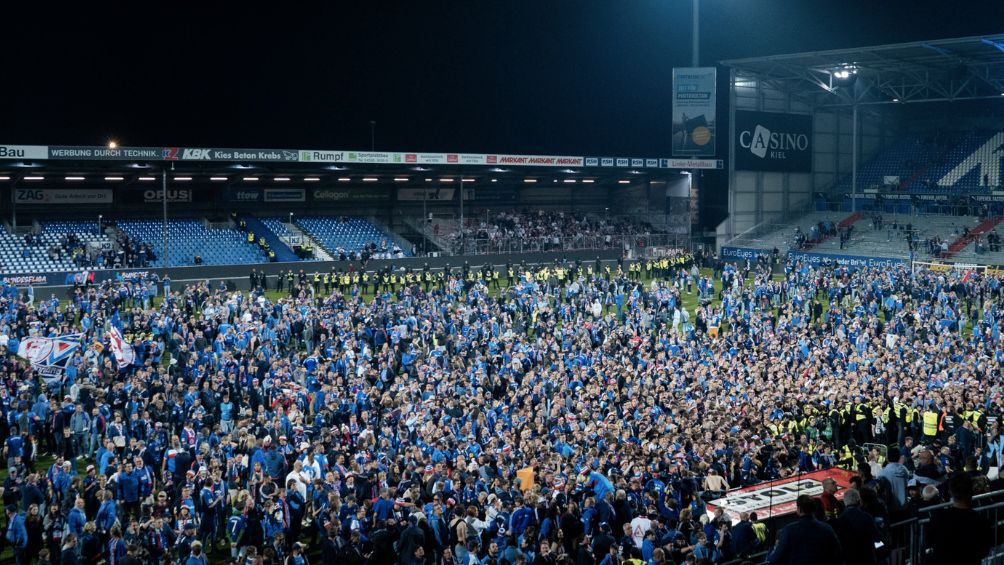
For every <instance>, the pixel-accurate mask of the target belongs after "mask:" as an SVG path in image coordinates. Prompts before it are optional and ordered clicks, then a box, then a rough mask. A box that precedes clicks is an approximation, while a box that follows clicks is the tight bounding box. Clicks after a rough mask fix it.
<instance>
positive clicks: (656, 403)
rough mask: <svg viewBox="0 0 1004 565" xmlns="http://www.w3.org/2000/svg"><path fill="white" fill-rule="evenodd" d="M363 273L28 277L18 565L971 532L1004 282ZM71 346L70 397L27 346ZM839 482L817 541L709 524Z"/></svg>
mask: <svg viewBox="0 0 1004 565" xmlns="http://www.w3.org/2000/svg"><path fill="white" fill-rule="evenodd" d="M559 218H560V216H559ZM558 221H561V220H558ZM517 223H521V222H517ZM698 262H704V263H705V266H706V267H707V269H705V270H701V269H699V268H698V267H699V265H698V264H697V263H698ZM362 276H366V277H367V279H368V280H369V283H368V286H366V287H365V292H364V291H363V288H361V287H363V286H364V285H366V284H367V283H366V282H364V281H363V279H362ZM344 277H348V278H347V280H346V279H345V278H344ZM370 277H371V274H369V273H362V274H360V273H358V272H356V273H351V272H346V273H340V274H339V278H338V279H337V280H338V282H339V283H342V282H344V283H346V284H345V286H341V285H340V284H336V285H335V286H334V287H330V289H329V288H327V287H325V286H323V284H324V283H323V279H322V281H321V282H318V281H316V280H313V279H312V278H310V277H308V276H307V275H305V274H304V275H300V276H289V277H288V279H287V281H288V282H285V281H284V282H285V284H284V286H283V288H282V294H281V296H280V295H277V294H276V293H275V291H271V292H270V293H265V292H264V291H263V286H264V284H266V282H267V278H265V277H262V276H260V275H257V274H255V275H254V277H253V278H252V280H251V282H252V284H253V286H254V287H255V288H254V289H252V290H251V291H244V292H241V291H228V290H227V288H226V286H225V285H209V284H208V283H207V284H198V285H189V286H186V287H184V288H171V287H170V282H169V281H161V283H162V284H163V285H164V286H165V287H166V288H165V290H166V293H165V294H166V295H167V296H166V298H165V299H164V300H162V301H161V302H160V303H159V304H157V305H154V303H153V302H152V301H150V300H149V299H148V297H147V300H144V299H143V297H142V296H139V295H138V294H137V293H138V291H137V290H136V289H137V288H144V286H143V285H142V284H139V283H136V282H134V281H117V282H109V283H104V284H102V285H99V286H91V285H87V286H83V285H82V286H78V287H77V288H75V289H74V290H73V292H72V293H71V296H70V297H69V299H68V300H66V299H64V300H62V301H59V300H57V299H56V297H52V298H51V299H49V300H36V301H35V302H34V303H33V304H32V305H29V304H27V303H26V301H25V300H24V299H23V297H22V296H20V295H19V294H18V293H17V289H14V288H13V287H6V288H5V289H4V294H3V297H2V299H0V347H4V348H6V349H5V351H6V352H7V354H6V355H5V356H4V357H3V365H2V366H0V383H2V386H0V407H2V409H3V413H4V416H5V417H4V418H3V419H2V421H0V433H3V434H4V436H5V437H7V440H6V441H5V443H4V457H3V463H4V464H5V466H6V469H7V473H8V478H7V479H6V480H5V481H4V484H3V489H4V490H3V495H2V496H3V501H4V504H5V505H6V510H7V518H8V522H7V527H6V530H5V532H6V534H5V536H4V541H5V545H6V547H9V548H11V549H12V550H13V552H14V556H15V558H16V560H17V562H18V563H28V562H31V561H40V560H43V559H45V560H48V562H53V563H56V562H60V563H67V564H71V563H98V562H99V561H100V560H102V559H104V560H106V561H107V562H109V563H115V564H118V563H125V562H130V563H137V562H140V563H162V562H168V561H170V562H177V563H184V564H193V565H194V564H198V563H206V562H208V561H213V562H226V561H228V560H233V561H235V562H239V563H292V564H296V565H300V564H303V563H307V561H308V559H309V560H312V561H314V562H323V563H338V564H392V563H403V564H432V563H435V564H440V563H444V564H451V563H462V564H474V563H478V564H492V565H495V564H503V563H505V564H509V565H515V564H519V563H538V564H539V563H576V564H578V563H587V564H588V563H600V564H606V565H612V564H618V563H642V562H644V563H724V562H726V561H729V560H732V559H737V558H742V557H744V556H749V555H754V554H757V553H758V552H760V551H763V550H768V549H771V547H772V546H773V548H774V550H773V553H771V554H770V556H769V559H770V561H771V562H773V563H801V562H813V563H816V562H819V563H822V562H840V560H846V561H847V562H850V563H867V562H869V561H865V560H858V557H852V556H856V555H858V554H857V553H855V552H857V551H863V552H864V554H865V557H867V558H869V559H871V558H878V554H877V553H876V552H877V551H879V550H878V549H876V547H877V544H876V543H874V542H875V540H872V539H871V538H870V536H873V535H876V532H878V534H879V535H881V530H880V528H881V527H883V524H888V523H889V521H890V520H891V519H892V518H894V517H898V516H904V515H909V513H910V512H913V511H916V510H918V509H919V505H920V503H919V502H917V501H918V500H922V499H921V498H918V497H921V496H925V497H926V496H931V497H938V498H941V497H945V498H947V497H949V496H953V497H954V500H955V501H957V506H958V507H959V508H958V509H959V510H960V511H961V510H964V509H965V508H964V507H965V504H966V500H965V499H966V496H967V495H966V492H968V493H970V494H971V493H973V492H979V491H981V490H986V489H988V488H990V485H989V484H987V481H986V480H985V479H984V480H982V481H977V480H976V479H978V478H979V477H985V472H986V471H987V470H988V469H990V468H991V467H999V466H1000V464H1001V459H1002V452H1004V449H1002V448H1004V438H1002V437H1001V435H1000V433H999V421H998V416H999V414H1000V412H1001V406H1002V405H1004V397H1002V394H1001V392H1002V389H1001V387H1000V384H999V383H998V381H999V380H1000V366H1001V363H1002V362H1004V350H1002V348H1001V347H1000V337H1001V334H1000V330H1001V310H1000V306H1001V300H1002V297H1001V280H1000V279H999V278H997V277H993V276H982V275H980V274H972V273H968V274H964V273H955V272H951V271H949V272H927V271H922V272H918V273H916V274H914V275H911V273H910V272H909V270H908V269H905V268H902V269H897V268H887V269H882V270H879V269H857V270H853V271H851V270H848V269H845V268H840V267H832V266H820V267H816V268H811V267H810V266H808V265H805V264H801V263H788V264H786V265H785V267H784V274H783V276H782V277H780V278H778V277H774V276H773V275H772V273H771V265H770V264H769V262H761V263H757V264H755V265H751V264H746V265H731V264H723V263H720V262H718V261H715V260H713V259H697V258H695V257H693V256H690V255H687V254H685V253H679V254H676V255H674V256H672V257H664V258H661V259H659V260H653V261H643V262H635V263H605V264H601V263H600V262H599V261H596V262H586V263H570V262H555V263H554V264H549V265H544V266H532V267H531V266H526V265H508V266H506V267H504V268H503V269H501V270H495V269H491V268H473V267H469V266H467V265H464V266H463V267H459V268H458V267H454V268H453V269H451V270H450V271H449V272H444V271H433V270H424V271H421V272H407V273H404V272H400V273H399V272H397V271H393V272H389V273H378V274H372V277H373V278H370ZM500 281H503V282H504V284H500ZM146 288H147V290H148V289H149V286H148V284H147V286H146ZM694 303H696V304H697V306H696V307H694V306H690V307H688V306H686V304H691V305H692V304H694ZM116 330H117V331H119V332H121V334H122V335H124V336H125V340H124V341H125V342H127V343H129V344H131V346H132V348H133V350H134V352H135V361H134V362H133V363H132V364H129V365H128V366H124V367H120V366H118V363H117V361H116V358H115V356H114V355H113V350H114V348H113V345H115V342H116V339H115V338H116V335H117V331H116ZM75 332H82V333H83V343H84V347H83V348H82V350H81V351H79V352H77V353H76V354H75V355H74V356H73V357H72V358H71V359H70V360H69V362H68V364H67V367H66V370H65V374H64V375H63V376H62V377H61V378H54V379H53V378H47V379H42V378H40V376H39V375H38V374H36V373H35V372H34V371H33V370H32V369H30V368H28V367H27V366H26V365H25V364H24V362H23V361H22V360H20V359H19V358H17V357H15V356H14V354H13V353H14V352H15V351H17V349H18V345H19V343H20V342H21V341H22V340H24V339H25V338H27V337H29V336H38V335H41V336H58V335H64V334H70V333H75ZM0 351H3V350H0ZM871 443H874V444H882V445H891V446H893V447H891V448H889V449H888V451H882V452H880V451H879V450H877V449H876V450H870V451H864V450H862V449H860V446H863V445H865V444H871ZM901 453H902V456H900V454H901ZM47 457H53V458H54V460H53V462H52V463H51V464H46V465H42V464H41V461H43V460H45V461H46V462H48V459H46V458H47ZM883 458H884V459H888V461H883ZM873 463H874V466H878V467H879V468H878V469H877V470H878V475H877V476H875V473H874V472H872V467H873V465H872V464H873ZM836 465H842V466H844V467H845V468H850V469H853V470H855V471H858V472H859V473H860V476H859V478H858V479H856V483H855V488H854V489H852V490H847V491H845V492H844V494H843V504H844V505H845V506H846V508H844V509H840V508H839V505H838V504H837V502H836V497H835V496H833V494H834V492H833V491H834V490H835V488H830V487H827V491H826V492H824V494H823V496H822V497H821V498H820V499H819V500H818V502H817V501H814V500H812V499H808V500H799V503H798V508H799V515H800V516H803V517H804V520H803V519H800V520H799V522H798V524H799V529H796V530H783V531H781V532H778V531H776V530H773V531H771V530H770V528H768V527H767V525H766V524H764V523H762V522H761V521H759V520H756V519H755V518H756V517H755V516H746V515H744V516H741V520H739V521H738V522H736V523H735V524H733V520H731V519H729V518H728V517H727V515H725V514H723V513H722V512H721V511H720V510H717V511H714V512H709V508H708V506H707V503H709V502H713V500H714V499H716V498H717V497H719V496H721V495H722V493H723V492H724V491H725V490H726V489H729V488H736V487H742V486H749V485H754V484H757V483H759V482H762V481H766V480H774V479H779V478H785V477H793V476H796V475H798V474H800V473H804V472H810V471H815V470H819V469H827V468H830V467H833V466H836ZM959 477H969V478H970V479H972V480H971V481H970V483H969V484H968V486H967V485H966V484H963V481H964V479H962V478H959ZM949 483H950V485H951V488H950V489H949V487H948V485H949ZM911 485H920V486H911ZM929 488H930V489H933V490H929ZM967 488H968V491H966V490H965V489H967ZM911 489H915V490H912V491H911ZM852 493H853V494H852ZM911 504H913V506H911ZM816 514H820V515H821V517H822V518H823V519H824V520H825V519H827V518H828V519H830V520H831V522H832V523H831V524H826V523H824V522H823V521H822V520H817V519H816V518H814V517H813V516H814V515H816ZM967 516H969V515H968V514H967ZM761 518H762V516H761ZM970 518H972V517H971V516H969V517H968V518H967V519H970ZM939 519H942V518H939ZM949 519H951V518H949ZM957 522H958V520H957ZM966 523H967V524H976V526H972V527H974V528H977V529H975V530H972V531H971V532H970V534H969V536H968V537H967V538H965V539H963V540H962V541H964V542H967V543H971V542H972V540H974V539H977V538H978V536H981V535H982V534H981V533H980V530H979V529H978V528H980V527H982V526H981V525H979V523H978V520H977V521H972V520H970V522H966ZM807 532H808V533H807ZM929 539H933V538H929ZM938 539H939V540H941V541H939V542H938V543H942V544H944V545H942V546H937V547H934V546H932V549H933V550H934V551H935V555H936V556H937V555H939V553H938V552H945V551H952V549H951V548H952V547H954V546H953V545H952V544H953V543H955V544H957V543H959V540H954V541H953V540H951V539H944V540H943V539H942V538H938ZM978 539H980V540H982V538H978ZM805 540H817V541H818V543H816V541H813V543H808V542H807V541H805ZM862 540H867V543H864V542H863V541H862ZM775 542H776V543H775ZM932 543H933V542H932ZM980 543H982V542H980ZM971 545H972V544H971ZM868 547H871V548H872V550H871V551H870V552H869V551H866V548H868ZM978 547H980V548H982V547H983V546H982V545H979V546H978ZM207 555H209V556H208V557H207ZM805 555H809V556H810V557H809V559H813V560H810V561H806V560H805V559H804V558H803V557H800V556H805ZM958 555H962V554H961V553H960V554H958ZM941 559H942V560H943V562H946V561H944V560H945V559H947V558H946V557H944V556H943V554H941ZM951 562H958V563H962V562H964V561H951Z"/></svg>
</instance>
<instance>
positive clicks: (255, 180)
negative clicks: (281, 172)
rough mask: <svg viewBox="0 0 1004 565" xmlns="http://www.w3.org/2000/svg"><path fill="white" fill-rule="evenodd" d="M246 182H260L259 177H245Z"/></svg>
mask: <svg viewBox="0 0 1004 565" xmlns="http://www.w3.org/2000/svg"><path fill="white" fill-rule="evenodd" d="M244 182H258V177H244Z"/></svg>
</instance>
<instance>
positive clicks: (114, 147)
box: [108, 139, 119, 149]
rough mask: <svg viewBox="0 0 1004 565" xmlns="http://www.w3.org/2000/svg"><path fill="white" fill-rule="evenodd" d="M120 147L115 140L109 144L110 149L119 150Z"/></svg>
mask: <svg viewBox="0 0 1004 565" xmlns="http://www.w3.org/2000/svg"><path fill="white" fill-rule="evenodd" d="M118 146H119V144H118V142H117V141H115V140H114V139H112V140H110V141H109V142H108V149H117V148H118Z"/></svg>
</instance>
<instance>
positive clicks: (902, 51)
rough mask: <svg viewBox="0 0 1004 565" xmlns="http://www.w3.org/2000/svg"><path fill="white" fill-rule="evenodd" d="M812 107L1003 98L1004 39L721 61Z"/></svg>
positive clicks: (969, 39) (742, 77) (963, 39)
mask: <svg viewBox="0 0 1004 565" xmlns="http://www.w3.org/2000/svg"><path fill="white" fill-rule="evenodd" d="M721 64H722V65H725V66H727V67H730V68H732V69H733V70H734V71H735V74H736V79H735V80H736V83H737V85H740V84H741V82H742V81H746V80H751V79H753V80H760V81H763V82H765V83H769V84H772V85H773V86H775V87H777V88H779V89H781V90H783V91H785V92H789V93H791V94H792V95H793V96H796V97H798V98H801V99H803V100H804V101H805V102H807V103H808V104H809V105H811V106H813V107H826V106H849V105H854V104H868V105H875V104H896V103H907V102H948V101H957V100H976V99H988V98H1001V99H1004V35H987V36H977V37H960V38H956V39H939V40H933V41H918V42H913V43H896V44H890V45H878V46H874V47H858V48H853V49H835V50H832V51H813V52H808V53H795V54H791V55H773V56H769V57H755V58H749V59H731V60H727V61H722V62H721Z"/></svg>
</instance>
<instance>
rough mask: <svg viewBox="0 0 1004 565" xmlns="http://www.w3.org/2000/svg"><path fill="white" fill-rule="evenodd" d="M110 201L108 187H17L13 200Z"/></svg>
mask: <svg viewBox="0 0 1004 565" xmlns="http://www.w3.org/2000/svg"><path fill="white" fill-rule="evenodd" d="M111 201H112V191H111V190H110V189H79V190H73V189H52V188H18V189H15V190H14V202H16V203H18V204H47V205H55V204H107V203H110V202H111Z"/></svg>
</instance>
